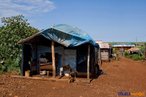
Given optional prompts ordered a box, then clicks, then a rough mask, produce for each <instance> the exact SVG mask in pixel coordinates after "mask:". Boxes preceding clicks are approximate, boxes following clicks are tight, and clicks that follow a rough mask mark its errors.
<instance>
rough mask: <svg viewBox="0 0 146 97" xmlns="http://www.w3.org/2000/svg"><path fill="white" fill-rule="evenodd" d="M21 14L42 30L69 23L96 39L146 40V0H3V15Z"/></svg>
mask: <svg viewBox="0 0 146 97" xmlns="http://www.w3.org/2000/svg"><path fill="white" fill-rule="evenodd" d="M19 14H22V15H24V16H25V18H26V19H28V21H29V22H30V24H31V25H32V26H34V27H36V28H38V29H40V30H42V29H47V28H49V27H51V26H53V25H56V24H68V25H71V26H74V27H78V28H80V29H82V30H83V31H85V32H87V33H88V34H89V35H90V36H91V37H92V38H93V39H94V40H102V41H106V42H135V41H137V42H142V41H145V42H146V0H0V18H1V17H9V16H15V15H19ZM0 25H2V24H1V23H0Z"/></svg>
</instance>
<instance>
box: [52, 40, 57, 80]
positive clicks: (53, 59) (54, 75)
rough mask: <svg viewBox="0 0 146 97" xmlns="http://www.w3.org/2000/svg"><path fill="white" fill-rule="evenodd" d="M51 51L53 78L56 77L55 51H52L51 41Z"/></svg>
mask: <svg viewBox="0 0 146 97" xmlns="http://www.w3.org/2000/svg"><path fill="white" fill-rule="evenodd" d="M51 50H52V68H53V77H54V78H55V77H56V65H55V50H54V42H53V41H52V45H51Z"/></svg>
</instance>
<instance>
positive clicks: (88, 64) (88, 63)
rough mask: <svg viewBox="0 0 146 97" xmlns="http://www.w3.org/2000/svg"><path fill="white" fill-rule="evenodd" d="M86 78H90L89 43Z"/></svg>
mask: <svg viewBox="0 0 146 97" xmlns="http://www.w3.org/2000/svg"><path fill="white" fill-rule="evenodd" d="M87 79H88V80H89V79H90V45H88V57H87Z"/></svg>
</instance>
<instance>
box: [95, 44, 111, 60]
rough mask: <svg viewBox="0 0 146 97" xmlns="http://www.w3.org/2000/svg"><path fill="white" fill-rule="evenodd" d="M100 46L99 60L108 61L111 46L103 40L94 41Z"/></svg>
mask: <svg viewBox="0 0 146 97" xmlns="http://www.w3.org/2000/svg"><path fill="white" fill-rule="evenodd" d="M96 43H97V44H98V45H99V48H100V58H101V61H110V56H111V51H112V50H111V47H110V45H109V44H108V43H106V42H103V41H96Z"/></svg>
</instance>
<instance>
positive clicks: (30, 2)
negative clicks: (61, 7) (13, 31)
mask: <svg viewBox="0 0 146 97" xmlns="http://www.w3.org/2000/svg"><path fill="white" fill-rule="evenodd" d="M54 8H55V6H54V3H53V2H52V1H50V0H0V17H8V16H14V15H18V14H23V15H27V16H28V15H33V14H41V13H47V12H49V11H51V10H53V9H54Z"/></svg>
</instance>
